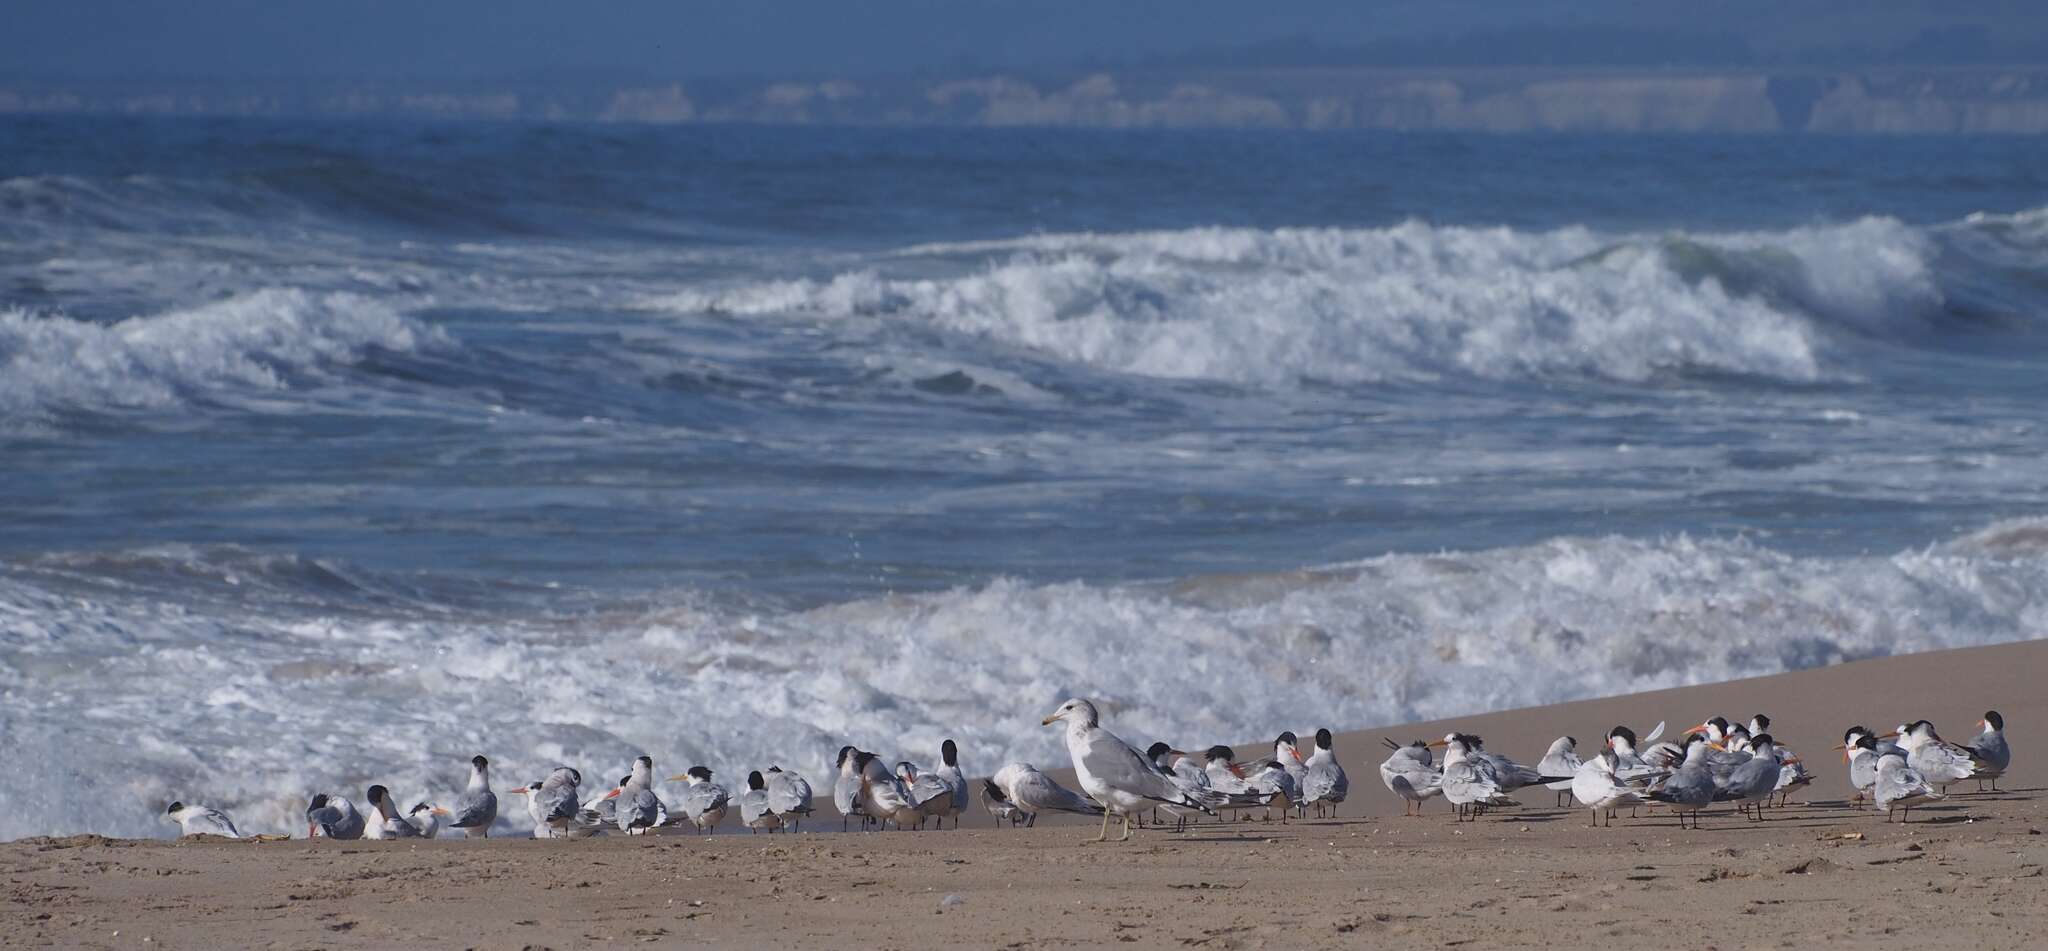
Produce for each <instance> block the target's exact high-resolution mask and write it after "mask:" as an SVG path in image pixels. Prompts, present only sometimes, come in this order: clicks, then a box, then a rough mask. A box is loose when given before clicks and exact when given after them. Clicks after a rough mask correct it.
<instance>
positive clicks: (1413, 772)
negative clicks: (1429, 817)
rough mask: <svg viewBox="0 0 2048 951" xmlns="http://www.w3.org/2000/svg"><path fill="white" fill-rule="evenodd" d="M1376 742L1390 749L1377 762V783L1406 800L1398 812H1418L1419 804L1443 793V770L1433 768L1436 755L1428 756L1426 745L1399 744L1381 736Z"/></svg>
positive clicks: (1418, 743) (1420, 809)
mask: <svg viewBox="0 0 2048 951" xmlns="http://www.w3.org/2000/svg"><path fill="white" fill-rule="evenodd" d="M1380 742H1382V743H1385V744H1386V745H1387V748H1388V749H1390V750H1393V751H1394V752H1393V754H1392V755H1390V756H1388V757H1387V759H1386V762H1383V763H1381V764H1380V782H1383V783H1386V784H1387V791H1389V792H1391V793H1393V794H1394V795H1396V796H1400V797H1401V798H1402V799H1403V800H1405V801H1406V805H1405V806H1403V808H1402V810H1401V815H1403V816H1420V815H1422V804H1423V803H1425V802H1428V801H1429V800H1431V799H1434V798H1436V797H1438V796H1441V795H1443V793H1444V773H1443V770H1441V769H1438V768H1437V766H1436V757H1434V756H1432V755H1430V752H1429V744H1427V743H1424V742H1422V741H1421V740H1416V741H1415V742H1413V743H1410V744H1408V745H1407V746H1402V745H1401V744H1399V743H1396V742H1394V741H1393V740H1389V739H1386V738H1384V737H1383V738H1381V739H1380Z"/></svg>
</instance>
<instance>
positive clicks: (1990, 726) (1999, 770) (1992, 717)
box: [1965, 710, 2012, 792]
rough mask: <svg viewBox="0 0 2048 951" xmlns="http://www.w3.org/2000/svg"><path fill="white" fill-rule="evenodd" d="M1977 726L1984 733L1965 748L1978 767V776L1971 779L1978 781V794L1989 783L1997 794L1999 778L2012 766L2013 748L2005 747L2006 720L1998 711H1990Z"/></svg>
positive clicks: (1979, 734) (1978, 735)
mask: <svg viewBox="0 0 2048 951" xmlns="http://www.w3.org/2000/svg"><path fill="white" fill-rule="evenodd" d="M1977 726H1978V727H1979V728H1980V729H1981V730H1982V732H1980V733H1978V734H1977V738H1976V739H1975V740H1974V741H1972V742H1971V743H1970V745H1969V746H1967V747H1965V749H1967V750H1969V752H1970V760H1971V762H1972V763H1973V764H1974V765H1975V766H1976V767H1977V772H1976V774H1975V775H1973V776H1971V777H1970V778H1971V779H1974V780H1976V781H1977V791H1978V792H1983V791H1984V783H1985V782H1987V781H1989V782H1990V783H1991V791H1992V792H1997V791H1998V777H2000V776H2003V775H2005V770H2006V768H2007V767H2009V766H2011V765H2012V747H2010V746H2007V745H2005V718H2004V717H2002V716H1999V715H1998V711H1996V710H1990V711H1987V712H1985V714H1984V719H1982V720H1978V721H1977Z"/></svg>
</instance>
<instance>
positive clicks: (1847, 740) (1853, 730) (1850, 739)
mask: <svg viewBox="0 0 2048 951" xmlns="http://www.w3.org/2000/svg"><path fill="white" fill-rule="evenodd" d="M1858 733H1861V734H1863V735H1864V736H1869V735H1870V728H1869V727H1866V726H1863V725H1862V724H1858V725H1856V726H1852V727H1850V728H1848V729H1846V730H1843V731H1842V743H1843V744H1844V745H1853V744H1854V743H1855V742H1856V740H1855V736H1856V734H1858Z"/></svg>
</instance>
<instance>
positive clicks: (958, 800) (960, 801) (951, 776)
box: [935, 740, 967, 829]
mask: <svg viewBox="0 0 2048 951" xmlns="http://www.w3.org/2000/svg"><path fill="white" fill-rule="evenodd" d="M935 772H937V773H938V774H939V778H940V779H943V780H945V781H946V785H948V786H951V787H953V802H952V804H951V805H950V806H949V807H948V809H947V811H946V812H945V813H943V814H942V815H941V816H940V818H944V817H945V816H952V817H953V828H955V829H958V828H960V814H961V813H963V812H966V811H967V774H966V773H965V772H963V771H962V770H961V769H960V747H959V746H958V745H957V744H955V743H954V742H953V741H952V740H947V741H945V742H943V743H940V744H939V768H938V769H937V770H935Z"/></svg>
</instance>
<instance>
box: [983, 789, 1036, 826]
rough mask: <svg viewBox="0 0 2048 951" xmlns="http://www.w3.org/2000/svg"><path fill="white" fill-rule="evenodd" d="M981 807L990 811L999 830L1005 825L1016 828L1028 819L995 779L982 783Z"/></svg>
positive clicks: (990, 815)
mask: <svg viewBox="0 0 2048 951" xmlns="http://www.w3.org/2000/svg"><path fill="white" fill-rule="evenodd" d="M981 805H982V808H984V809H987V810H988V814H989V818H991V819H994V820H995V821H996V826H997V828H1001V827H1002V825H1003V824H1004V823H1008V824H1009V825H1010V826H1011V827H1012V828H1014V827H1016V826H1017V825H1018V824H1020V823H1023V822H1024V821H1025V818H1026V814H1025V812H1024V810H1022V809H1019V808H1017V804H1016V803H1014V802H1011V801H1010V794H1009V793H1007V792H1004V791H1003V787H1002V786H999V785H997V784H996V781H995V780H994V779H984V780H982V781H981Z"/></svg>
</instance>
